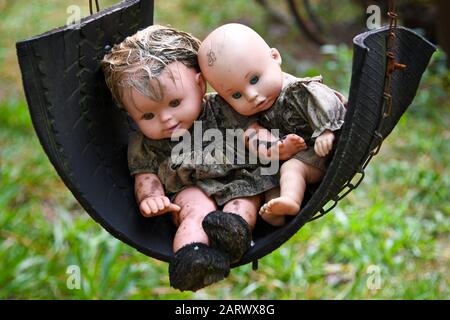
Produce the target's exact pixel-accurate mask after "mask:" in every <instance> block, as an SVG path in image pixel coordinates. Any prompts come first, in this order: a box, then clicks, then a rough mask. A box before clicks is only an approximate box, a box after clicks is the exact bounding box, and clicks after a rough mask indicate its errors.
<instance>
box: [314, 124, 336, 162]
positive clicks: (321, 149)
mask: <svg viewBox="0 0 450 320" xmlns="http://www.w3.org/2000/svg"><path fill="white" fill-rule="evenodd" d="M333 141H334V133H333V131H331V130H325V131H324V132H322V133H321V134H320V136H318V137H317V138H316V142H315V143H314V151H315V152H316V154H317V155H318V156H319V157H325V156H326V155H327V154H329V153H330V151H331V149H332V148H333Z"/></svg>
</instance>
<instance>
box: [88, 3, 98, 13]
mask: <svg viewBox="0 0 450 320" xmlns="http://www.w3.org/2000/svg"><path fill="white" fill-rule="evenodd" d="M95 8H96V9H97V12H99V11H100V6H99V5H98V0H95ZM89 12H90V14H91V15H92V14H94V12H93V8H92V0H89Z"/></svg>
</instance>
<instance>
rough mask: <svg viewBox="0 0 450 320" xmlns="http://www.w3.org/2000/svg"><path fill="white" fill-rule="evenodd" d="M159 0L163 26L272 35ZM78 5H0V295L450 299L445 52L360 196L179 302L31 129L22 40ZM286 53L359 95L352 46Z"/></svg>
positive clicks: (193, 5) (300, 66) (255, 18)
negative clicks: (77, 283) (92, 210)
mask: <svg viewBox="0 0 450 320" xmlns="http://www.w3.org/2000/svg"><path fill="white" fill-rule="evenodd" d="M114 2H115V1H111V0H110V1H100V3H101V4H102V6H103V7H105V6H107V5H109V4H111V3H114ZM156 2H157V11H156V21H157V22H160V23H170V24H172V25H173V26H175V27H178V28H180V29H185V30H188V31H190V32H193V33H195V34H197V33H198V34H199V36H200V37H201V36H203V35H204V34H205V30H208V29H211V28H212V27H214V26H216V25H218V24H220V23H223V22H225V21H231V19H233V17H245V18H240V19H239V21H241V22H247V23H252V24H254V26H255V28H257V29H258V30H260V31H261V32H262V33H263V32H266V31H268V30H269V31H270V30H273V28H272V29H271V28H269V27H267V25H266V22H265V21H266V19H267V18H266V17H265V15H264V12H263V11H262V10H261V9H260V8H259V7H256V8H255V7H254V4H253V3H252V2H250V1H244V0H239V1H235V5H234V6H227V7H226V8H221V6H220V5H219V4H214V5H213V4H208V5H206V4H205V5H203V2H201V1H199V0H197V1H189V2H188V3H189V4H182V1H181V0H180V1H165V2H163V1H156ZM74 3H75V4H76V3H78V4H84V5H85V4H86V3H87V1H56V0H54V1H47V2H46V4H43V3H42V4H41V2H39V4H38V2H29V1H25V0H19V1H14V2H12V1H6V0H0V20H1V21H2V28H0V70H1V72H0V111H1V112H0V270H1V271H2V272H1V273H0V298H1V299H36V298H37V299H80V298H83V299H120V298H121V299H183V298H185V299H190V298H194V299H449V298H450V292H449V265H450V263H449V258H450V245H449V244H450V241H449V240H450V239H449V236H450V233H449V231H450V223H449V214H450V201H449V199H450V172H449V167H448V163H450V148H449V147H448V145H449V141H450V103H449V101H450V94H449V93H450V90H449V88H450V73H449V71H448V70H447V69H446V68H445V57H444V56H443V54H441V53H438V54H436V55H435V56H434V59H433V62H432V65H431V66H430V67H429V69H428V71H427V73H426V74H425V76H424V78H423V81H422V83H421V86H420V89H419V92H418V95H417V97H416V98H415V100H414V103H413V105H412V106H411V107H410V109H409V110H408V112H407V113H406V114H405V115H404V116H403V117H402V119H401V121H400V123H399V124H398V126H397V127H396V129H395V130H394V131H393V133H392V134H391V136H389V137H388V139H387V140H386V141H385V143H384V145H383V147H382V149H381V151H380V154H379V155H378V156H377V157H376V158H374V159H373V161H372V163H371V164H370V166H369V167H368V170H367V176H366V178H365V180H364V181H363V183H362V184H361V186H360V187H359V188H358V189H357V190H355V191H354V192H353V193H351V194H350V195H349V196H348V197H347V198H346V199H344V200H343V201H342V202H341V203H340V204H339V205H338V207H337V208H335V209H334V210H333V211H332V212H331V213H330V214H328V215H326V216H325V217H323V218H321V219H319V220H317V221H315V222H312V223H309V224H307V225H306V226H305V227H303V228H302V229H301V230H300V231H299V232H298V233H297V234H296V235H295V236H294V237H293V238H291V240H289V241H288V242H287V243H285V244H284V245H283V246H282V247H280V248H279V249H278V250H276V251H274V252H273V253H272V254H270V255H268V256H266V257H264V258H263V259H261V260H260V261H259V270H258V271H253V270H252V269H251V266H250V265H245V266H242V267H239V268H235V269H233V270H232V272H231V275H230V276H229V278H227V279H226V280H225V281H222V282H220V283H217V284H215V285H213V286H211V287H208V288H206V289H203V290H200V291H198V292H196V293H180V292H179V291H177V290H174V289H172V288H170V286H169V283H168V275H167V264H166V263H163V262H160V261H157V260H155V259H152V258H148V257H146V256H144V255H142V254H140V253H138V252H137V251H135V250H134V249H132V248H130V247H128V246H126V245H124V244H123V243H121V242H119V241H118V240H116V239H115V238H113V237H112V236H110V235H109V234H108V233H107V232H106V231H104V230H103V229H102V228H100V227H99V225H97V224H96V223H95V222H94V221H93V220H92V219H91V218H90V217H89V216H88V215H87V214H86V213H85V212H84V210H83V209H82V208H81V207H80V206H79V204H78V203H77V202H76V200H75V199H74V198H73V196H72V195H71V193H70V192H69V191H68V189H67V188H66V187H65V186H64V184H63V183H62V181H61V180H60V179H59V177H58V175H57V174H56V172H55V170H54V169H53V167H52V166H51V164H50V162H49V161H48V159H47V157H46V155H45V153H44V152H43V149H42V147H41V146H40V144H39V141H38V139H37V137H36V135H35V133H34V130H33V128H32V125H31V121H30V118H29V114H28V111H27V105H26V103H25V100H24V97H23V93H22V90H21V83H20V76H19V70H18V66H17V62H16V58H15V54H14V42H15V41H17V40H18V39H23V38H25V37H28V36H32V35H34V34H36V33H39V32H43V31H46V30H47V29H50V28H52V27H55V26H57V25H60V24H63V23H65V20H66V16H67V14H66V13H65V9H66V7H67V5H69V4H74ZM83 10H84V11H83V12H84V13H85V14H86V13H87V8H86V5H85V6H84V7H83ZM236 19H237V18H236ZM290 36H293V37H294V36H295V34H294V35H290ZM268 37H269V35H268ZM274 38H275V37H274ZM273 41H275V39H274V40H273ZM276 45H277V46H279V49H280V51H282V53H283V50H284V52H286V55H285V56H286V58H285V59H284V61H285V63H286V64H287V65H286V69H287V70H289V71H290V72H297V73H298V72H301V73H302V74H304V75H312V74H316V73H318V72H320V73H322V74H323V75H324V77H325V81H326V82H327V84H328V85H330V86H332V87H335V88H337V89H339V90H341V91H343V92H347V91H348V85H349V78H350V65H351V51H350V50H349V49H348V48H347V47H346V46H339V47H335V49H336V50H335V51H334V53H332V54H327V55H324V56H323V59H321V61H313V62H306V63H304V62H301V61H297V60H295V59H296V53H295V50H296V48H295V46H289V45H286V46H285V47H281V45H282V43H281V42H280V43H276ZM298 75H300V74H298ZM71 266H78V267H79V270H80V272H81V288H80V289H69V288H70V287H71V286H70V284H71V282H70V279H71V278H70V274H69V273H68V271H70V268H71Z"/></svg>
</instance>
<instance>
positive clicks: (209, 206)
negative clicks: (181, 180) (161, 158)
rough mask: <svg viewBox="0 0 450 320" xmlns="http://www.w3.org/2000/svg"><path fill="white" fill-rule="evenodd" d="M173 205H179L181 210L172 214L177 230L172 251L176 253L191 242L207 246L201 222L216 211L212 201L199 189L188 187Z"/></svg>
mask: <svg viewBox="0 0 450 320" xmlns="http://www.w3.org/2000/svg"><path fill="white" fill-rule="evenodd" d="M174 203H175V204H177V205H179V206H180V207H181V210H180V211H179V212H177V213H174V221H175V222H176V224H177V225H178V229H177V232H176V233H175V238H174V240H173V251H174V252H177V251H178V250H179V249H180V248H182V247H184V246H185V245H187V244H190V243H193V242H200V243H204V244H206V245H208V244H209V241H208V236H207V235H206V233H205V231H204V230H203V228H202V221H203V218H204V217H205V216H206V215H207V214H208V213H210V212H211V211H214V210H216V209H217V206H216V204H215V202H214V200H212V199H211V198H210V197H208V196H207V195H206V194H205V193H204V192H203V191H202V190H200V189H199V188H196V187H189V188H186V189H183V190H182V191H180V193H179V194H178V195H177V196H176V197H175V200H174Z"/></svg>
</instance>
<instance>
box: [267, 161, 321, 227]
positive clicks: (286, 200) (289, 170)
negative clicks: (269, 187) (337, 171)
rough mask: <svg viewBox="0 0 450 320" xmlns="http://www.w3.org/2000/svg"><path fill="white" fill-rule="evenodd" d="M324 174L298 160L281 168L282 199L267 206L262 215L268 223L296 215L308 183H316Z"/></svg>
mask: <svg viewBox="0 0 450 320" xmlns="http://www.w3.org/2000/svg"><path fill="white" fill-rule="evenodd" d="M323 174H324V172H323V171H321V170H319V169H317V168H315V167H313V166H310V165H308V164H306V163H304V162H301V161H300V160H297V159H290V160H288V161H286V162H285V163H283V165H282V166H281V168H280V197H278V198H275V199H273V200H271V201H269V202H268V203H267V204H265V205H264V206H263V207H262V208H261V210H260V215H261V216H262V218H263V219H264V220H265V221H267V222H268V223H270V222H271V220H273V219H274V218H275V217H274V216H280V215H295V214H297V213H298V211H299V210H300V206H301V203H302V201H303V197H304V194H305V189H306V184H307V183H316V182H319V181H320V179H322V177H323Z"/></svg>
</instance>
